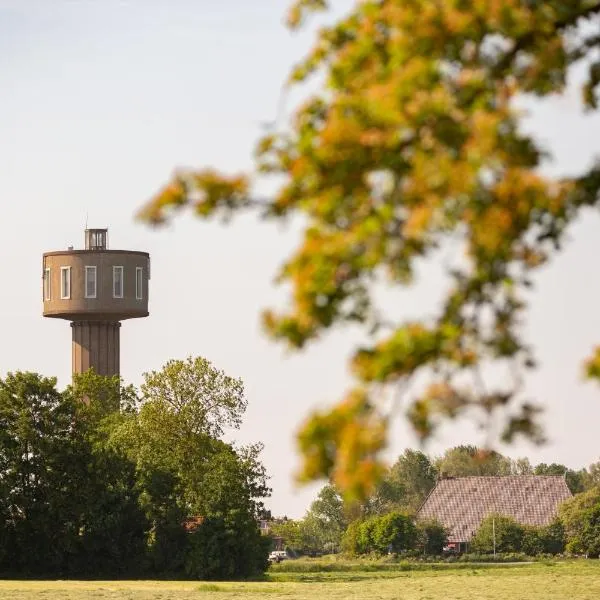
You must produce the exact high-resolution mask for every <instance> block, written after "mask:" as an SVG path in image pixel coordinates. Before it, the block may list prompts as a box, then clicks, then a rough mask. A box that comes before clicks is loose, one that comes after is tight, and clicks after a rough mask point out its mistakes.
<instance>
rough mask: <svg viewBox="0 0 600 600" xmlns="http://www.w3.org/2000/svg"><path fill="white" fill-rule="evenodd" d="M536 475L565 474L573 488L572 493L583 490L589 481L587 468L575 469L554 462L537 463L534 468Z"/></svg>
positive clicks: (571, 488)
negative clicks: (548, 463)
mask: <svg viewBox="0 0 600 600" xmlns="http://www.w3.org/2000/svg"><path fill="white" fill-rule="evenodd" d="M533 472H534V474H535V475H564V477H565V481H566V482H567V486H568V487H569V489H570V490H571V493H572V494H578V493H579V492H583V490H584V489H585V486H586V481H587V476H588V475H587V472H586V470H585V469H581V470H579V471H574V470H573V469H569V468H568V467H565V465H561V464H558V463H552V464H550V465H547V464H546V463H540V464H539V465H536V466H535V468H534V470H533Z"/></svg>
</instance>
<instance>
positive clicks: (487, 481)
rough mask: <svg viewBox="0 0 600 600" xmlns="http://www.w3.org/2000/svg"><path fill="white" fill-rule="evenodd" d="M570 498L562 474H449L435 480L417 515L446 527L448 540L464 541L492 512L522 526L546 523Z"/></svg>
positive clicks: (467, 539)
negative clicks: (507, 517) (472, 475)
mask: <svg viewBox="0 0 600 600" xmlns="http://www.w3.org/2000/svg"><path fill="white" fill-rule="evenodd" d="M570 497H571V492H570V491H569V488H568V487H567V483H566V481H565V478H564V477H563V476H562V475H514V476H513V475H510V476H505V477H453V478H447V479H441V480H439V481H438V482H437V484H436V486H435V487H434V488H433V490H432V491H431V492H430V494H429V496H428V497H427V499H426V500H425V502H424V503H423V505H422V506H421V508H420V509H419V511H418V513H417V518H418V519H437V520H438V521H439V522H440V523H442V525H444V526H445V527H446V528H447V529H448V531H449V541H451V542H468V541H469V540H470V539H471V538H472V537H473V535H474V533H475V532H476V531H477V529H479V525H480V524H481V521H483V519H484V518H485V517H487V516H488V515H490V514H492V513H499V514H502V515H507V516H509V517H512V518H513V519H515V520H516V521H518V522H519V523H521V524H522V525H537V526H540V525H549V524H550V523H551V522H552V520H553V519H554V518H555V517H556V515H557V514H558V507H559V505H560V504H561V502H564V501H565V500H567V499H568V498H570Z"/></svg>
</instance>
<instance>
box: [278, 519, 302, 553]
mask: <svg viewBox="0 0 600 600" xmlns="http://www.w3.org/2000/svg"><path fill="white" fill-rule="evenodd" d="M270 530H271V531H270V533H271V537H280V538H282V540H283V545H284V548H285V549H286V550H289V551H290V552H291V553H293V554H304V552H305V546H304V540H303V539H302V532H301V529H300V521H295V520H294V519H287V518H286V519H276V520H275V521H273V522H272V523H271V524H270Z"/></svg>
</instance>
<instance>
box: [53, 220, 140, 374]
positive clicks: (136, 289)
mask: <svg viewBox="0 0 600 600" xmlns="http://www.w3.org/2000/svg"><path fill="white" fill-rule="evenodd" d="M42 280H43V299H44V317H52V318H54V319H67V320H68V321H71V329H72V334H73V344H72V356H73V358H72V363H73V367H72V369H73V373H83V372H84V371H87V370H88V369H89V368H90V367H92V368H93V369H94V371H95V372H96V373H98V374H99V375H119V374H120V369H119V367H120V358H119V351H120V335H119V332H120V328H121V321H123V320H125V319H135V318H138V317H147V316H148V281H149V280H150V255H149V254H148V253H147V252H137V251H135V250H109V249H108V229H86V230H85V249H84V250H73V248H72V247H69V249H68V250H60V251H57V252H45V253H44V255H43V266H42Z"/></svg>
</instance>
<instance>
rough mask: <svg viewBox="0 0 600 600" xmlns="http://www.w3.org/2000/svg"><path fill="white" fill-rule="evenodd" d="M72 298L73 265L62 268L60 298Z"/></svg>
mask: <svg viewBox="0 0 600 600" xmlns="http://www.w3.org/2000/svg"><path fill="white" fill-rule="evenodd" d="M70 298H71V267H61V268H60V299H61V300H69V299H70Z"/></svg>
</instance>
